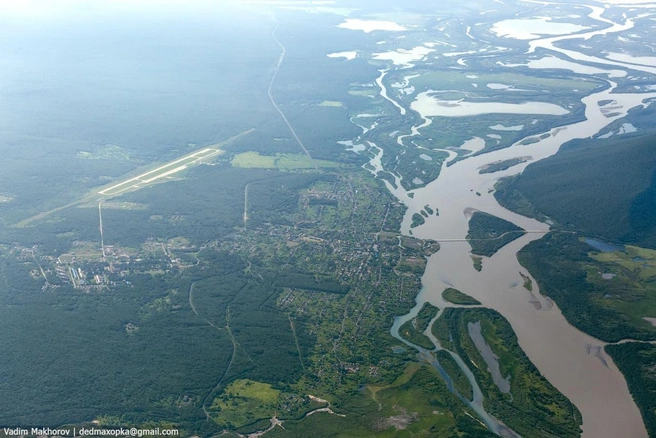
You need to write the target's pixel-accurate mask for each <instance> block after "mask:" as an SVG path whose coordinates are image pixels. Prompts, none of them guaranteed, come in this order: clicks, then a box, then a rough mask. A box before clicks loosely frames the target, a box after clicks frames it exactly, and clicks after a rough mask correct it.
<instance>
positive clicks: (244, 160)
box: [230, 152, 339, 170]
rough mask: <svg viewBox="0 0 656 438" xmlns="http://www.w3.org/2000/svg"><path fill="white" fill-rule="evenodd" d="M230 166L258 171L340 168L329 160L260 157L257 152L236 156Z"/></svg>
mask: <svg viewBox="0 0 656 438" xmlns="http://www.w3.org/2000/svg"><path fill="white" fill-rule="evenodd" d="M230 164H231V165H232V166H233V167H241V168H258V169H280V170H294V169H313V168H314V165H317V166H318V167H338V166H339V163H336V162H334V161H327V160H310V158H309V157H308V156H307V155H305V154H276V155H260V154H259V153H257V152H242V153H241V154H237V155H235V156H234V158H233V159H232V161H231V162H230Z"/></svg>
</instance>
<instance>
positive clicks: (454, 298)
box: [442, 287, 481, 306]
mask: <svg viewBox="0 0 656 438" xmlns="http://www.w3.org/2000/svg"><path fill="white" fill-rule="evenodd" d="M442 297H443V298H444V299H445V300H447V301H450V302H452V303H453V304H461V305H465V306H473V305H479V304H481V302H480V301H478V300H477V299H475V298H472V297H470V296H469V295H467V294H465V293H462V292H460V291H459V290H458V289H454V288H452V287H448V288H446V289H444V291H443V292H442Z"/></svg>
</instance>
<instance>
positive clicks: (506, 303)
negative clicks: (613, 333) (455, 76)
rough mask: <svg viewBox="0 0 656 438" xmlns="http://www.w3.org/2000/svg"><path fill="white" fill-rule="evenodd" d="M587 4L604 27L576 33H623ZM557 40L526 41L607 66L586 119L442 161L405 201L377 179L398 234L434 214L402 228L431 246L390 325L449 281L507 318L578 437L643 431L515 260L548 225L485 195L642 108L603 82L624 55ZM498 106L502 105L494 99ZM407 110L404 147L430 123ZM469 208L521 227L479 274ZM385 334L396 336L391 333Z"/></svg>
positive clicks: (582, 337)
mask: <svg viewBox="0 0 656 438" xmlns="http://www.w3.org/2000/svg"><path fill="white" fill-rule="evenodd" d="M588 8H589V10H590V11H591V12H590V14H589V17H590V18H592V19H595V20H597V21H599V22H601V23H600V24H602V25H604V26H605V29H602V30H594V31H591V32H588V33H584V34H578V35H577V36H576V37H577V38H584V39H587V38H589V37H592V36H594V35H603V34H606V33H612V32H620V31H625V30H627V29H630V28H631V27H632V26H633V22H632V21H631V20H626V21H625V23H623V24H618V23H613V22H611V21H610V20H608V19H605V18H601V13H602V11H603V9H602V8H599V7H595V6H589V7H588ZM567 38H573V37H572V36H567V35H566V36H558V37H553V36H551V37H549V38H543V39H537V40H533V41H531V42H530V51H534V50H535V49H536V48H542V49H545V50H549V51H550V52H551V53H554V54H557V55H559V56H564V57H566V58H569V59H570V61H568V62H567V63H563V64H562V68H565V69H568V67H571V66H572V65H575V66H576V65H579V64H576V62H577V61H578V62H582V61H583V62H585V61H594V62H596V63H597V65H600V64H605V65H607V66H608V70H605V71H603V70H602V76H601V77H605V78H609V79H607V81H608V85H609V86H608V88H607V89H606V90H603V91H599V92H596V93H594V94H591V95H589V96H587V97H585V98H583V99H582V103H583V104H584V105H585V108H586V109H585V116H586V120H584V121H581V122H576V123H572V124H570V125H567V126H564V127H559V128H554V129H552V130H551V131H549V132H547V133H544V134H548V135H547V136H540V137H541V138H542V137H544V138H542V139H541V140H539V141H537V142H535V143H532V144H528V145H526V144H521V141H519V142H517V143H515V144H514V145H512V146H511V147H509V148H506V149H502V150H497V151H494V152H490V153H487V154H483V155H479V156H473V157H469V158H467V159H465V160H462V161H458V162H456V163H455V164H453V165H451V166H448V167H447V166H446V165H445V164H446V163H445V164H444V165H443V166H442V170H441V173H440V175H439V178H438V179H436V180H435V181H433V182H431V183H429V184H427V185H426V186H425V187H423V188H418V189H414V190H412V193H414V197H412V198H411V197H410V196H408V192H406V191H405V190H404V189H403V188H402V187H400V184H399V178H400V177H399V176H396V182H397V187H392V186H391V185H390V184H389V183H386V184H387V186H388V188H389V189H390V191H391V192H392V193H393V194H394V196H396V197H397V198H398V199H399V200H400V201H401V202H403V203H404V204H405V205H406V206H407V207H408V211H407V213H406V215H405V218H404V220H403V223H402V230H401V231H402V232H403V233H404V234H410V224H411V222H412V219H411V218H412V215H413V214H414V213H418V212H419V211H421V210H422V209H423V208H424V206H426V205H430V206H431V207H432V208H438V209H439V212H440V214H439V216H432V215H431V216H429V217H428V218H426V222H425V224H424V225H421V226H419V227H417V228H414V229H413V230H412V233H413V235H414V236H415V237H419V238H425V239H434V240H437V241H441V249H440V250H439V251H438V252H437V253H435V254H433V255H432V256H431V257H430V258H429V260H428V264H427V267H426V271H425V273H424V276H423V279H422V282H423V288H422V290H421V292H420V294H419V295H418V297H417V306H416V307H415V308H414V309H413V310H412V312H410V313H409V314H408V315H404V316H402V317H400V318H398V319H397V321H396V323H395V328H396V329H398V327H399V325H400V324H402V323H403V322H404V321H406V320H408V319H410V318H411V317H412V316H414V315H415V314H416V312H417V310H418V309H419V308H420V307H421V306H422V305H423V303H424V302H430V303H432V304H434V305H436V306H438V307H439V308H445V307H449V306H453V305H452V304H450V303H448V302H445V301H444V300H443V299H442V296H441V293H442V291H443V290H444V289H445V288H447V287H455V288H457V289H459V290H461V291H463V292H465V293H467V294H469V295H471V296H473V297H474V298H476V299H477V300H479V301H480V302H481V303H482V304H483V305H484V306H485V307H488V308H491V309H494V310H496V311H498V312H499V313H501V314H502V315H504V316H505V317H506V318H507V319H508V321H509V322H510V324H511V325H512V327H513V329H514V330H515V332H516V334H517V338H518V340H519V344H520V345H521V347H522V348H523V349H524V351H525V352H526V354H527V355H528V357H529V358H530V359H531V361H532V362H533V363H534V364H535V365H536V367H537V368H538V369H539V370H540V372H541V373H542V374H543V375H544V376H545V377H546V378H547V379H548V380H549V381H550V382H551V383H552V384H553V385H554V386H555V387H556V388H557V389H558V390H560V391H561V392H562V393H563V394H564V395H565V396H567V397H568V398H569V399H570V400H571V401H572V402H573V403H574V404H575V405H576V406H577V407H578V408H579V410H580V411H581V414H582V416H583V436H584V437H595V438H598V437H627V438H628V437H645V436H647V432H646V430H645V427H644V424H643V421H642V418H641V416H640V412H639V410H638V408H637V406H636V404H635V403H634V401H633V399H632V397H631V395H630V393H629V390H628V387H627V384H626V381H625V379H624V376H623V375H622V374H621V373H620V371H619V370H618V369H617V367H616V365H615V364H614V363H613V361H612V359H611V358H610V357H608V356H607V355H606V354H605V352H604V350H603V346H604V345H605V344H604V343H603V342H601V341H599V340H598V339H595V338H593V337H591V336H589V335H587V334H585V333H583V332H581V331H579V330H578V329H576V328H574V327H573V326H572V325H570V324H569V323H568V322H567V321H566V320H565V318H564V317H563V315H562V313H561V311H560V309H559V308H558V307H557V306H556V305H555V304H554V303H553V302H551V300H549V299H548V298H546V297H544V296H542V295H540V291H539V287H538V286H539V285H537V283H536V282H535V280H534V279H532V277H531V274H530V272H527V270H526V269H524V268H523V267H522V266H521V265H520V264H519V262H518V261H517V252H518V251H519V250H520V249H521V248H522V247H524V246H525V245H527V244H528V243H530V242H531V241H533V240H535V239H540V238H541V237H542V236H543V235H544V233H546V232H548V230H549V226H548V225H547V224H545V223H542V222H538V221H536V220H533V219H530V218H527V217H524V216H520V215H518V214H515V213H513V212H510V211H508V210H506V209H504V208H503V207H501V206H500V205H499V204H498V203H497V202H496V200H495V198H494V195H493V193H492V191H493V188H494V184H495V183H496V181H497V180H498V179H499V178H501V177H504V176H509V175H514V174H517V173H519V172H521V171H523V169H524V168H525V167H526V166H527V165H528V164H530V163H531V162H535V161H539V160H542V159H544V158H547V157H549V156H551V155H553V154H555V153H556V152H557V151H558V149H559V147H560V146H561V145H562V144H563V143H565V142H567V141H569V140H572V139H577V138H587V137H591V136H594V135H595V134H597V133H598V132H599V131H600V130H601V129H603V128H604V127H605V126H607V125H609V124H610V123H612V122H613V121H615V120H617V119H619V118H621V117H624V116H625V115H626V114H627V112H628V111H629V109H631V108H635V107H637V106H641V105H644V101H645V100H647V99H652V98H656V93H613V91H614V90H615V88H616V84H615V83H614V82H612V81H611V79H610V78H613V77H617V76H618V74H617V70H618V68H619V69H622V68H628V67H629V64H628V63H629V62H631V59H630V57H629V56H628V55H625V56H623V58H622V60H621V61H618V60H610V59H605V58H598V57H591V56H588V55H584V54H580V53H578V52H575V51H573V50H565V49H560V48H558V47H556V46H555V45H554V43H555V42H556V41H562V40H564V39H567ZM636 64H639V62H636ZM602 66H603V65H602ZM506 67H512V66H509V65H508V66H506ZM541 67H543V66H541V65H536V64H533V65H531V68H541ZM547 67H548V66H547V65H545V66H544V68H547ZM552 68H553V66H552ZM630 68H631V69H633V70H634V71H635V70H638V71H643V72H646V73H653V72H654V68H653V67H648V66H640V65H634V64H631V65H630ZM571 69H572V70H573V68H571ZM510 70H511V69H510ZM599 70H600V68H599V67H596V68H595V69H591V70H589V73H590V74H593V73H596V74H599ZM511 71H512V70H511ZM580 72H584V73H586V72H587V70H585V69H583V68H582V69H579V71H577V73H580ZM386 73H387V71H381V76H380V77H379V78H378V79H377V81H376V83H377V84H378V85H379V86H380V88H381V90H380V94H381V96H382V97H383V98H385V99H387V100H389V101H391V102H392V103H393V104H394V105H395V106H396V107H397V108H399V109H400V112H401V113H402V114H403V113H405V109H404V108H402V107H401V105H400V104H399V103H398V102H396V101H394V100H393V99H392V97H390V96H389V95H388V94H387V90H386V89H385V87H384V85H383V83H382V82H383V78H384V77H385V74H386ZM598 77H599V76H598ZM603 100H611V101H614V102H613V106H614V111H615V112H614V113H613V114H611V115H610V116H609V114H604V113H603V112H602V109H601V108H600V106H599V104H598V102H599V101H603ZM492 105H493V104H492ZM501 108H504V109H505V108H506V107H504V106H503V104H501ZM413 109H415V110H417V111H418V112H419V114H420V115H421V116H422V118H423V119H424V120H423V123H422V124H421V125H418V126H415V127H414V128H413V129H412V132H411V134H410V135H407V134H406V135H403V136H401V138H399V143H403V144H405V145H406V146H408V147H411V146H410V145H408V144H407V142H405V143H404V142H403V138H404V137H409V136H411V135H420V132H419V131H420V130H421V128H422V127H424V126H428V125H429V124H430V119H429V117H431V116H433V115H435V112H431V111H426V113H423V114H422V106H421V105H416V106H413ZM440 111H442V112H445V113H444V114H443V113H442V112H440V115H442V116H447V117H448V116H449V114H448V109H444V108H442V109H440ZM492 112H494V111H492ZM453 115H454V116H460V115H462V114H460V113H458V114H453ZM369 146H370V148H369V149H370V150H371V151H372V152H374V153H375V154H376V156H375V157H374V158H373V159H372V160H371V162H370V165H369V166H367V168H368V169H369V170H371V171H372V172H373V173H377V172H378V171H380V170H383V169H384V167H383V165H382V164H381V157H382V155H383V153H384V151H383V150H382V149H381V148H379V147H377V146H376V145H374V144H373V143H371V142H369ZM450 155H451V156H450V158H453V157H454V156H455V154H454V153H453V152H450ZM516 157H530V158H531V159H530V160H529V161H527V162H525V163H522V164H519V165H517V166H514V167H511V168H510V169H507V170H505V171H501V172H496V173H493V174H479V169H480V167H481V166H483V165H485V164H488V163H492V162H495V161H500V160H507V159H511V158H516ZM473 211H483V212H487V213H490V214H493V215H495V216H498V217H500V218H503V219H505V220H508V221H510V222H512V223H514V224H516V225H518V226H520V227H522V228H524V229H525V230H527V231H530V232H529V233H527V234H525V235H524V236H523V237H521V238H519V239H516V240H515V241H513V242H511V243H509V244H508V245H506V246H505V247H504V248H502V249H501V250H500V251H499V252H497V253H496V254H495V255H494V256H492V257H491V258H484V259H483V269H482V271H481V272H478V271H476V270H475V269H474V267H473V264H472V259H471V257H470V250H471V248H470V246H469V244H468V243H467V242H466V241H465V240H464V239H465V237H466V235H467V231H468V221H469V218H470V216H471V213H472V212H473ZM521 274H523V275H526V276H528V277H531V279H532V280H533V284H534V288H533V291H532V292H529V291H528V290H527V289H525V288H524V287H523V286H522V285H523V279H522V276H521ZM393 334H397V333H395V330H394V329H393ZM432 339H433V340H434V341H435V339H434V338H432ZM488 420H489V418H488ZM486 423H488V422H487V421H486ZM488 424H489V423H488Z"/></svg>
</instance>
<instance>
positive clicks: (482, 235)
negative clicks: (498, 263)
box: [467, 211, 524, 257]
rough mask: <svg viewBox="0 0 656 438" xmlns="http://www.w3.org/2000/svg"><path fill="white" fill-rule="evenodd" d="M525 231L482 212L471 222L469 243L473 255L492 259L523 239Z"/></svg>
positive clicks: (476, 214) (478, 212) (475, 215)
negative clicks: (519, 238) (519, 239)
mask: <svg viewBox="0 0 656 438" xmlns="http://www.w3.org/2000/svg"><path fill="white" fill-rule="evenodd" d="M523 233H524V230H523V229H521V228H520V227H518V226H517V225H515V224H513V223H510V222H508V221H506V220H503V219H501V218H498V217H496V216H493V215H491V214H487V213H483V212H480V211H477V212H474V214H473V215H472V217H471V219H470V220H469V233H468V234H467V241H468V242H469V244H470V245H471V247H472V254H476V255H479V256H485V257H492V256H493V255H494V254H495V253H496V252H497V251H498V250H499V249H501V248H503V247H504V246H506V245H507V244H508V243H510V242H512V241H513V240H515V239H517V238H518V237H521V236H522V234H523Z"/></svg>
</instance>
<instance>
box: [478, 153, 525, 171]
mask: <svg viewBox="0 0 656 438" xmlns="http://www.w3.org/2000/svg"><path fill="white" fill-rule="evenodd" d="M530 159H531V157H518V158H510V159H508V160H502V161H497V162H495V163H490V164H487V165H485V166H483V167H482V168H481V170H479V171H478V173H482V174H483V173H494V172H501V171H502V170H506V169H510V168H511V167H513V166H516V165H518V164H521V163H525V162H526V161H528V160H530Z"/></svg>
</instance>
